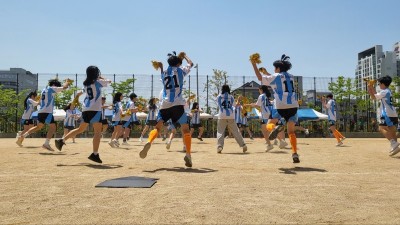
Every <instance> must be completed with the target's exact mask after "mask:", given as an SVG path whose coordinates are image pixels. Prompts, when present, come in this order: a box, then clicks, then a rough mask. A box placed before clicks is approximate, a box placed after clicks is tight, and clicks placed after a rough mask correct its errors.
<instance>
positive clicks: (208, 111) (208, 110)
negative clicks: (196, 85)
mask: <svg viewBox="0 0 400 225" xmlns="http://www.w3.org/2000/svg"><path fill="white" fill-rule="evenodd" d="M206 103H207V113H210V108H209V106H208V75H207V100H206Z"/></svg>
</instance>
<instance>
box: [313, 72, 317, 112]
mask: <svg viewBox="0 0 400 225" xmlns="http://www.w3.org/2000/svg"><path fill="white" fill-rule="evenodd" d="M315 80H316V78H315V77H314V107H315V106H317V87H316V81H315Z"/></svg>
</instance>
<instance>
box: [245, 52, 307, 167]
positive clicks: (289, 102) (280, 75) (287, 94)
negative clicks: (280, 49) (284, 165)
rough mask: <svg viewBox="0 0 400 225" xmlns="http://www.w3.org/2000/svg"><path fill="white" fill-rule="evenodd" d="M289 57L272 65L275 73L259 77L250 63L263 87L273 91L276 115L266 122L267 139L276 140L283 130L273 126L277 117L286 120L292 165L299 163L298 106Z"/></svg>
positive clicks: (282, 58)
mask: <svg viewBox="0 0 400 225" xmlns="http://www.w3.org/2000/svg"><path fill="white" fill-rule="evenodd" d="M289 59H290V57H289V56H286V55H282V57H281V59H280V60H276V61H275V62H274V63H273V66H274V67H275V73H274V74H272V75H271V74H269V73H268V72H267V74H266V75H261V73H260V71H259V70H258V68H257V65H256V63H255V62H251V64H252V65H253V69H254V72H255V74H256V76H257V78H258V80H260V81H261V83H262V84H263V85H267V86H271V87H272V89H273V90H274V98H275V103H274V104H275V105H274V106H275V109H276V113H274V114H273V115H272V119H271V120H270V121H268V125H267V129H269V130H270V131H272V132H271V134H270V136H269V139H270V140H273V139H275V138H276V136H277V135H278V133H279V132H281V131H282V130H283V126H281V125H278V126H276V127H275V124H276V123H277V122H278V119H279V117H283V118H284V119H285V120H286V122H287V123H286V124H287V131H288V134H289V139H290V144H291V145H292V159H293V163H299V162H300V158H299V155H298V154H297V138H296V134H295V123H296V122H297V109H298V107H299V104H298V102H297V99H296V98H297V97H296V96H297V95H296V92H295V89H294V76H293V75H292V74H290V73H288V72H287V71H288V70H290V69H291V68H292V64H291V63H290V61H289Z"/></svg>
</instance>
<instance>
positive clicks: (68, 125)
mask: <svg viewBox="0 0 400 225" xmlns="http://www.w3.org/2000/svg"><path fill="white" fill-rule="evenodd" d="M80 95H81V94H80ZM64 111H65V119H64V136H65V135H67V134H68V132H70V131H71V130H73V129H75V121H76V120H78V119H80V118H81V114H80V113H78V111H77V110H76V109H75V105H74V104H72V103H69V104H68V105H66V106H65V107H64ZM72 142H73V143H75V137H72Z"/></svg>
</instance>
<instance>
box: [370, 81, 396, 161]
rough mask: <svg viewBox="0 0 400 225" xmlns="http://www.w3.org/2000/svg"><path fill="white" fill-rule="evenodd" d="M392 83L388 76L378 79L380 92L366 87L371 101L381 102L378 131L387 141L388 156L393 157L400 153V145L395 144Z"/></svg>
mask: <svg viewBox="0 0 400 225" xmlns="http://www.w3.org/2000/svg"><path fill="white" fill-rule="evenodd" d="M391 83H392V78H391V77H390V76H384V77H381V78H379V79H378V85H379V88H380V89H381V91H380V92H379V93H377V92H376V90H375V88H374V86H373V85H368V93H369V95H370V96H371V98H372V99H376V100H380V102H381V118H380V122H379V131H380V132H381V133H382V134H383V135H384V136H385V137H386V138H387V139H388V140H389V142H390V151H389V155H390V156H394V155H396V154H397V153H399V152H400V147H399V146H400V143H399V142H397V136H396V127H397V124H398V115H397V112H396V108H395V107H394V106H393V104H392V100H393V97H392V92H391V91H390V89H389V86H390V84H391Z"/></svg>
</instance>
